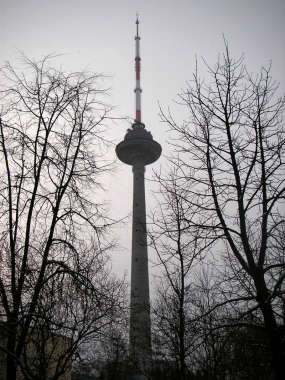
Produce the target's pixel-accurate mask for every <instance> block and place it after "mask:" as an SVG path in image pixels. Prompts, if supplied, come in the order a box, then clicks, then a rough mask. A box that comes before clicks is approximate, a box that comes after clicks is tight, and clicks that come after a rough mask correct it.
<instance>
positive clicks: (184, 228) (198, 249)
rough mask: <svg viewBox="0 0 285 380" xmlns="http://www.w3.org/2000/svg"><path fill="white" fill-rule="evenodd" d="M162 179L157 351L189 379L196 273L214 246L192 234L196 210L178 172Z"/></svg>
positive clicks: (155, 230)
mask: <svg viewBox="0 0 285 380" xmlns="http://www.w3.org/2000/svg"><path fill="white" fill-rule="evenodd" d="M156 179H157V181H158V183H159V185H160V190H159V202H158V203H159V206H158V209H157V210H155V212H154V213H153V215H152V230H151V232H150V233H149V236H150V241H151V245H152V247H153V249H154V250H155V252H156V256H157V258H158V264H159V266H160V267H161V277H160V284H159V286H158V288H157V300H156V302H155V303H154V305H153V312H154V332H153V333H154V336H155V339H154V345H156V346H157V349H158V350H159V352H160V353H159V355H158V357H159V356H162V357H168V358H169V359H170V360H172V361H173V362H174V363H175V364H176V366H177V370H178V374H179V378H180V379H186V378H187V373H189V370H190V367H189V357H190V355H191V354H192V353H193V347H194V343H193V339H194V336H193V331H192V328H193V324H192V323H191V322H192V318H193V316H194V314H195V310H194V309H193V307H192V306H191V301H192V300H191V295H192V292H193V289H194V288H193V286H194V278H195V271H196V269H197V267H198V265H199V262H200V259H201V257H202V251H203V249H205V247H206V245H207V244H208V243H207V239H204V241H202V239H198V236H199V228H195V230H194V229H193V230H192V231H191V232H190V231H189V228H188V224H189V223H188V219H190V218H192V216H191V214H192V211H191V205H190V204H189V203H188V202H186V196H187V189H186V188H184V187H183V186H182V183H181V182H180V179H179V177H178V172H177V170H176V169H174V171H173V172H172V173H171V174H170V175H169V177H168V178H167V179H164V178H163V177H161V175H160V174H157V176H156ZM183 182H184V179H183ZM187 363H188V365H187Z"/></svg>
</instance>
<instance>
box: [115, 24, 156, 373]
mask: <svg viewBox="0 0 285 380" xmlns="http://www.w3.org/2000/svg"><path fill="white" fill-rule="evenodd" d="M135 45H136V56H135V72H136V88H135V104H136V116H135V120H134V123H133V125H132V128H131V129H128V131H127V134H126V135H125V138H124V140H123V141H122V142H120V143H119V144H118V145H117V146H116V154H117V156H118V158H119V159H120V160H121V161H122V162H124V163H125V164H128V165H131V166H132V169H133V223H132V265H131V305H130V331H129V334H130V335H129V340H130V341H129V343H130V356H131V358H132V360H134V362H135V363H136V364H137V365H138V366H139V368H140V369H143V368H145V366H147V364H148V363H149V361H150V359H151V326H150V304H149V276H148V254H147V232H146V209H145V181H144V172H145V166H146V165H149V164H151V163H153V162H155V161H156V160H157V159H158V158H159V157H160V154H161V146H160V145H159V143H157V142H156V141H154V140H153V138H152V135H151V133H150V132H148V131H147V130H146V129H145V125H144V124H143V123H142V121H141V93H142V90H141V87H140V63H141V58H140V36H139V20H138V18H137V19H136V36H135Z"/></svg>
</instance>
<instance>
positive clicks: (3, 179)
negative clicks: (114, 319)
mask: <svg viewBox="0 0 285 380" xmlns="http://www.w3.org/2000/svg"><path fill="white" fill-rule="evenodd" d="M24 61H25V62H24V63H25V74H24V73H21V72H19V71H17V70H15V69H14V68H13V67H12V66H11V65H10V64H6V65H5V66H4V67H3V68H2V69H1V72H0V74H1V91H0V103H1V114H0V156H1V168H0V209H1V213H0V246H1V271H0V300H1V304H2V309H3V316H2V319H3V320H4V325H5V326H6V344H5V345H3V344H2V343H0V345H1V350H2V352H4V353H5V354H6V356H7V361H6V373H7V379H9V380H14V379H16V376H17V370H19V368H21V370H22V372H23V373H24V374H25V376H26V377H27V378H35V376H34V374H33V373H32V372H33V368H32V367H31V366H30V367H29V368H28V367H27V366H25V353H26V350H27V344H28V341H29V340H31V339H34V337H35V336H36V335H37V334H39V333H40V334H45V332H46V334H47V336H48V337H49V338H50V337H51V335H50V332H54V333H56V330H57V329H58V332H59V333H60V334H67V336H68V334H71V336H72V338H73V344H75V343H76V342H77V343H78V342H79V341H80V337H82V338H84V337H86V336H87V335H88V334H89V333H90V332H92V331H93V330H94V329H95V330H96V328H98V326H99V325H100V323H102V324H104V323H107V320H108V313H109V314H110V315H111V314H112V312H113V309H114V305H115V304H116V302H115V300H119V297H118V294H119V288H120V286H119V284H118V283H116V282H115V280H114V279H113V280H111V278H108V273H107V269H106V265H105V264H106V259H105V258H103V256H104V252H106V249H107V248H108V247H110V246H111V242H108V241H107V239H106V236H107V235H106V233H107V231H108V229H107V228H108V225H109V224H110V223H111V221H110V220H108V218H107V216H106V214H105V211H104V209H103V204H102V201H101V200H100V196H101V197H102V194H100V186H101V185H100V175H101V174H102V173H103V172H105V171H106V170H109V169H110V165H109V164H108V163H107V161H106V160H105V158H104V152H105V149H106V142H105V140H104V136H103V132H104V129H105V126H104V123H105V121H106V120H107V118H108V113H109V111H110V108H109V107H108V106H106V104H105V103H104V94H105V92H106V91H105V90H104V89H103V88H102V85H101V84H100V80H101V79H102V76H101V75H96V74H95V75H93V74H85V73H71V74H67V73H64V72H62V71H61V70H57V69H55V68H52V67H50V58H49V57H47V58H45V59H43V60H42V61H40V62H34V61H32V60H28V59H26V58H25V60H24ZM102 255H103V256H102ZM49 317H50V318H49ZM96 320H97V321H99V322H98V323H99V325H98V323H97V325H96V327H95V326H94V323H95V321H96ZM103 321H104V322H103ZM76 325H77V332H76V334H75V330H74V329H75V328H76V327H75V326H76ZM38 327H39V328H42V330H41V331H40V330H39V329H38ZM33 331H34V332H33ZM43 339H45V338H44V337H43ZM50 339H51V338H50ZM38 343H39V341H38ZM41 348H42V349H44V348H45V347H44V346H42V347H41ZM68 350H69V355H70V354H71V353H73V352H74V346H72V347H71V348H70V346H69V345H68ZM69 357H70V356H69ZM67 359H68V358H67ZM64 360H65V361H66V358H65V359H64ZM59 372H60V371H59ZM59 372H58V373H59ZM33 376H34V377H33ZM57 376H58V375H57ZM43 378H44V377H41V379H43ZM54 378H55V379H56V378H57V377H56V376H55V377H54Z"/></svg>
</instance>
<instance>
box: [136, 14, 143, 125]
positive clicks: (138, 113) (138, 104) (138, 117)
mask: <svg viewBox="0 0 285 380" xmlns="http://www.w3.org/2000/svg"><path fill="white" fill-rule="evenodd" d="M136 25H137V34H136V36H135V41H136V56H135V63H136V64H135V70H136V88H135V95H136V117H135V122H137V123H138V124H141V92H142V89H141V85H140V71H141V68H140V61H141V58H140V36H139V17H138V14H137V19H136Z"/></svg>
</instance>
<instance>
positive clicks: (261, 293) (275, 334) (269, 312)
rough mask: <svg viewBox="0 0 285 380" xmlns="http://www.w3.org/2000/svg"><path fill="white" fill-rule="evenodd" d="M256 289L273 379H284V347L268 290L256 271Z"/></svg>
mask: <svg viewBox="0 0 285 380" xmlns="http://www.w3.org/2000/svg"><path fill="white" fill-rule="evenodd" d="M254 281H255V286H256V290H257V300H258V302H259V305H260V309H261V312H262V315H263V320H264V326H265V330H266V333H267V336H268V340H269V344H270V350H271V365H272V370H273V379H274V380H283V379H284V361H285V355H284V352H285V348H284V343H283V339H282V334H280V331H279V329H278V326H277V323H276V319H275V316H274V313H273V309H272V306H271V301H270V299H269V292H268V289H267V287H266V284H265V280H264V276H263V274H260V273H258V274H257V276H255V277H254Z"/></svg>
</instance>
